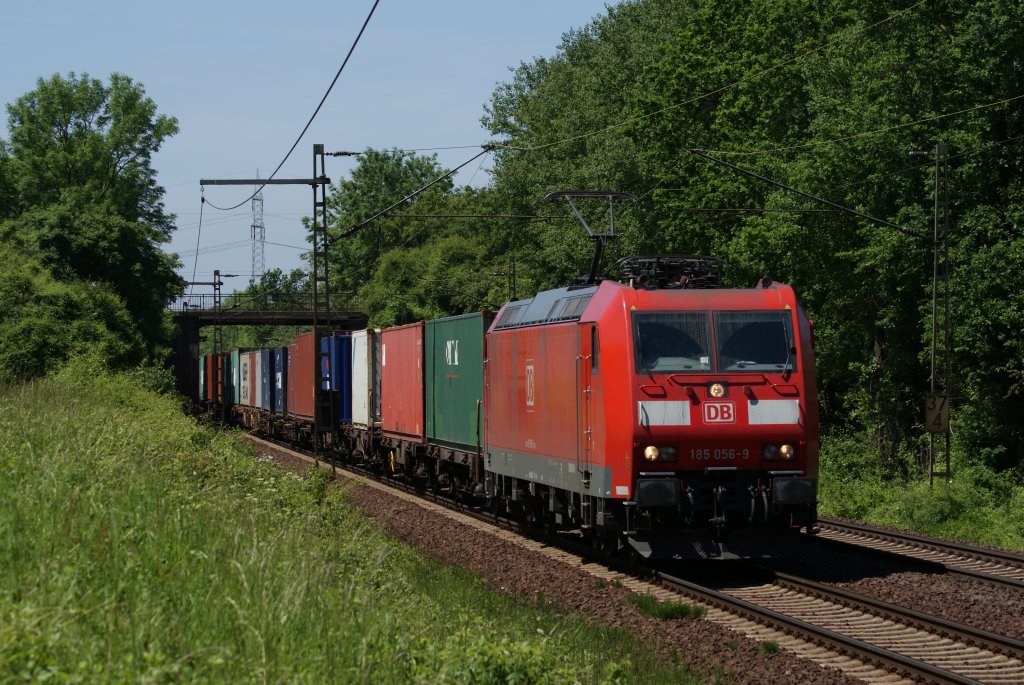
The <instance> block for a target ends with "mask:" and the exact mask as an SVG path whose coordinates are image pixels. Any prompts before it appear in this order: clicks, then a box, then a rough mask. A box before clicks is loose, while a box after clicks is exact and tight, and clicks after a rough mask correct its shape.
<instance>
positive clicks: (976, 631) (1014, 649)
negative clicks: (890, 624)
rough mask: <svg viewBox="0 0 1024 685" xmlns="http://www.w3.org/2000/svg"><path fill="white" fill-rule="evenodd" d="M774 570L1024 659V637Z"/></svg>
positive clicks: (821, 591)
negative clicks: (934, 614)
mask: <svg viewBox="0 0 1024 685" xmlns="http://www.w3.org/2000/svg"><path fill="white" fill-rule="evenodd" d="M773 573H774V574H775V578H776V580H777V581H778V582H779V584H780V585H783V586H790V587H793V588H795V589H797V590H799V591H800V592H805V593H811V594H815V595H818V596H820V597H822V598H824V599H827V600H829V601H833V602H838V603H841V604H846V605H848V606H852V607H854V608H857V609H862V610H864V611H865V612H866V613H871V614H875V615H881V616H884V617H886V618H890V619H893V620H895V621H899V622H901V623H905V624H907V625H912V626H915V627H918V628H921V629H922V630H927V631H929V632H932V633H937V634H942V635H946V636H950V637H953V638H955V639H957V640H959V641H961V642H965V643H968V644H973V645H975V646H978V647H981V648H983V649H991V650H996V651H999V652H1000V653H1002V654H1005V655H1006V656H1012V657H1014V658H1016V659H1020V660H1024V640H1018V639H1017V638H1014V637H1010V636H1008V635H1000V634H999V633H993V632H992V631H989V630H983V629H981V628H975V627H973V626H969V625H967V624H965V623H959V622H957V621H950V620H949V619H946V618H942V617H941V616H933V615H931V614H926V613H923V612H920V611H917V610H916V609H910V608H907V607H901V606H899V605H897V604H892V603H890V602H885V601H882V600H880V599H875V598H874V597H868V596H867V595H862V594H859V593H856V592H850V591H849V590H844V589H843V588H837V587H833V586H831V585H825V584H823V583H818V582H815V581H813V580H807V579H806V578H800V577H799V576H794V575H791V574H788V573H780V572H778V571H773Z"/></svg>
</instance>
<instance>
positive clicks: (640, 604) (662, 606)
mask: <svg viewBox="0 0 1024 685" xmlns="http://www.w3.org/2000/svg"><path fill="white" fill-rule="evenodd" d="M629 601H630V603H632V604H635V605H636V608H637V609H639V610H640V613H641V614H643V615H644V616H649V617H651V618H662V619H668V618H703V617H704V615H705V614H707V613H708V610H707V609H706V608H704V607H702V606H698V605H696V604H687V603H685V602H673V601H665V602H659V601H658V600H657V599H655V598H654V597H653V596H652V595H641V594H637V593H633V594H632V595H630V596H629Z"/></svg>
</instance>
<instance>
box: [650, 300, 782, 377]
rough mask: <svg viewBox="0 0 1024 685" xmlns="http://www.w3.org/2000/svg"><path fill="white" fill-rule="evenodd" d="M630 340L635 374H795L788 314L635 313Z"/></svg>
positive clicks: (755, 312)
mask: <svg viewBox="0 0 1024 685" xmlns="http://www.w3.org/2000/svg"><path fill="white" fill-rule="evenodd" d="M712 328H713V329H714V336H712ZM633 340H634V345H633V347H634V355H635V361H636V368H637V370H638V371H640V372H659V373H686V372H690V373H698V372H706V371H712V370H714V371H720V372H729V373H742V372H746V371H749V372H765V371H784V370H787V369H788V370H789V371H795V370H796V359H795V355H794V354H793V333H792V325H791V322H790V313H789V312H788V311H778V312H771V311H769V312H766V311H754V312H731V311H718V312H635V313H634V314H633ZM712 340H714V344H712ZM712 352H714V354H712Z"/></svg>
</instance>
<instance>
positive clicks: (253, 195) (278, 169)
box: [210, 0, 380, 212]
mask: <svg viewBox="0 0 1024 685" xmlns="http://www.w3.org/2000/svg"><path fill="white" fill-rule="evenodd" d="M379 4H380V0H374V2H373V7H371V8H370V13H369V14H367V15H366V20H365V21H364V22H363V25H362V27H361V28H360V29H359V33H358V34H357V35H356V38H355V40H354V41H352V46H351V47H350V48H349V49H348V54H346V55H345V59H344V60H343V61H342V63H341V66H340V67H338V71H337V73H336V74H335V75H334V80H332V81H331V85H329V86H328V87H327V92H325V93H324V96H323V97H322V98H320V104H318V105H317V106H316V109H315V110H314V111H313V115H312V116H311V117H309V121H307V122H306V125H305V126H304V127H303V128H302V132H301V133H299V136H298V137H297V138H296V139H295V142H294V143H292V146H291V148H289V150H288V152H287V153H286V154H285V156H284V159H282V160H281V163H280V164H278V165H277V168H275V169H274V171H273V172H272V173H271V174H270V176H269V178H267V180H268V181H269V180H270V179H272V178H274V177H275V176H276V175H277V172H278V171H280V170H281V167H283V166H284V163H285V162H287V161H288V158H289V157H291V156H292V153H293V152H295V148H296V147H298V145H299V143H300V142H301V141H302V138H303V137H304V136H305V135H306V132H307V131H308V130H309V127H310V126H312V125H313V120H314V119H316V115H317V114H319V113H320V109H321V108H322V107H323V106H324V103H325V102H326V101H327V96H329V95H330V94H331V90H333V89H334V84H336V83H337V82H338V79H339V78H340V77H341V72H342V71H344V70H345V65H347V64H348V61H349V59H350V58H351V57H352V53H353V52H355V49H356V46H357V45H358V44H359V39H360V38H362V37H363V32H364V31H366V27H367V26H368V25H369V23H370V19H371V18H372V17H373V13H374V11H376V9H377V5H379ZM266 186H267V184H266V183H265V182H264V183H263V185H261V186H260V187H259V188H257V189H256V190H255V191H254V192H253V194H252V195H250V196H249V197H247V198H245V199H244V200H242V201H241V202H239V203H238V204H237V205H233V206H231V207H218V206H216V205H214V204H212V203H211V204H210V207H212V208H213V209H216V210H219V211H222V212H226V211H230V210H232V209H238V208H239V207H241V206H242V205H244V204H245V203H246V202H249V201H250V200H251V199H253V198H254V197H256V195H257V194H258V193H259V192H260V191H261V190H263V189H264V188H265V187H266Z"/></svg>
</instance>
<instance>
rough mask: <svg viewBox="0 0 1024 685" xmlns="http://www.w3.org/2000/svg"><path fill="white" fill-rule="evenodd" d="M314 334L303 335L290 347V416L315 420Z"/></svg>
mask: <svg viewBox="0 0 1024 685" xmlns="http://www.w3.org/2000/svg"><path fill="white" fill-rule="evenodd" d="M313 363H314V360H313V333H312V331H311V332H309V333H303V334H302V335H300V336H298V337H297V338H295V343H294V344H292V345H289V346H288V414H289V415H290V416H295V417H297V418H301V419H309V420H312V418H313Z"/></svg>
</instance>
